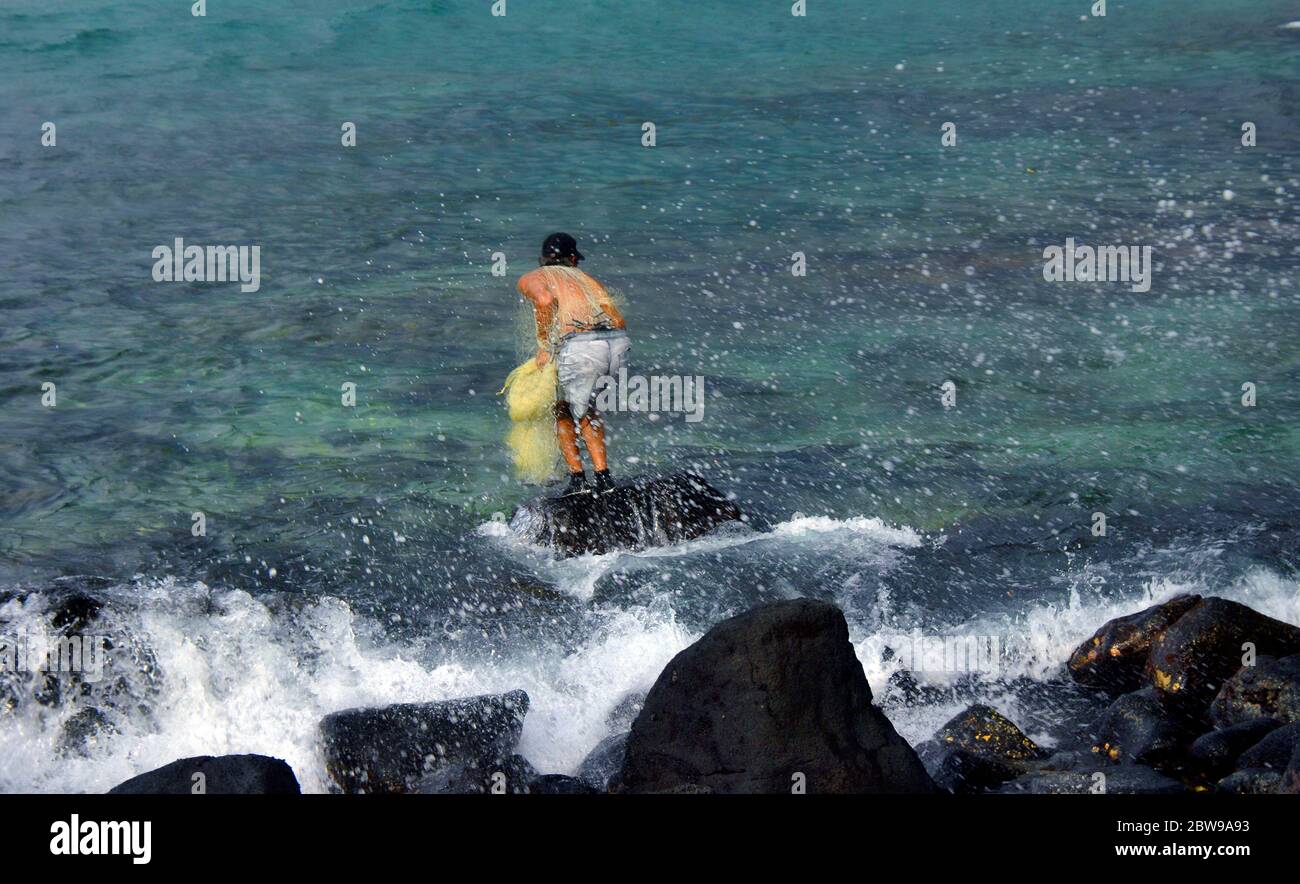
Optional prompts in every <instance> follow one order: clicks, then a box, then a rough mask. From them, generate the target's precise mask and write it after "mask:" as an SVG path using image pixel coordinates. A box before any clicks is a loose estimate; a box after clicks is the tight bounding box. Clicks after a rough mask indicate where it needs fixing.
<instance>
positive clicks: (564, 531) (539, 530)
mask: <svg viewBox="0 0 1300 884" xmlns="http://www.w3.org/2000/svg"><path fill="white" fill-rule="evenodd" d="M740 519H741V515H740V510H739V509H738V508H737V507H736V505H735V504H733V503H732V502H731V501H729V500H727V498H726V496H725V495H723V494H722V493H721V492H720V491H718V490H717V489H715V488H713V487H712V486H711V485H709V484H708V483H707V482H705V481H704V480H703V479H702V478H700V477H699V476H696V475H693V474H690V473H674V474H673V475H670V476H658V477H641V478H637V479H634V480H632V481H629V482H625V483H621V484H619V485H618V486H617V487H615V488H614V489H613V490H611V491H607V492H605V493H603V494H571V495H567V496H563V497H538V498H534V499H533V500H530V501H528V502H527V503H524V504H521V505H520V506H519V507H518V508H517V509H516V510H515V511H514V513H513V514H512V515H511V517H510V528H511V530H512V531H514V533H515V534H516V535H518V536H520V537H522V538H524V539H525V540H527V541H528V542H530V543H535V544H540V545H542V546H546V547H550V548H551V549H553V550H555V551H556V552H557V553H559V554H560V555H562V556H575V555H581V554H583V553H596V554H600V553H606V552H610V551H611V550H615V549H644V548H646V547H650V546H665V545H667V544H670V543H680V542H681V541H684V540H691V539H693V538H696V537H699V536H700V535H702V534H706V533H708V532H709V531H712V530H713V529H714V528H716V527H717V526H719V525H721V524H723V523H725V522H734V521H738V520H740Z"/></svg>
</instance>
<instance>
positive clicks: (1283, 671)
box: [1210, 654, 1300, 727]
mask: <svg viewBox="0 0 1300 884" xmlns="http://www.w3.org/2000/svg"><path fill="white" fill-rule="evenodd" d="M1210 715H1211V716H1212V717H1213V719H1214V723H1215V724H1217V725H1219V726H1220V727H1222V726H1224V725H1229V724H1236V723H1237V722H1241V721H1248V720H1250V719H1252V718H1277V719H1280V720H1282V721H1285V722H1292V721H1300V654H1292V655H1291V656H1289V657H1280V658H1279V657H1270V656H1267V655H1262V656H1259V657H1257V658H1256V659H1255V665H1254V666H1243V667H1241V669H1239V670H1237V674H1236V675H1234V676H1232V678H1229V679H1228V680H1227V681H1225V682H1224V683H1223V687H1222V688H1220V689H1219V693H1218V695H1217V696H1216V697H1215V698H1214V702H1213V703H1212V704H1211V705H1210Z"/></svg>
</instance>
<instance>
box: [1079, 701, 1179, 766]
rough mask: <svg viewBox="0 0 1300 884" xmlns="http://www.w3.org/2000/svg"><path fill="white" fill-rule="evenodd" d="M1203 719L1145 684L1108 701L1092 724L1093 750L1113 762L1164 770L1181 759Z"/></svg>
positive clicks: (1176, 764) (1175, 764)
mask: <svg viewBox="0 0 1300 884" xmlns="http://www.w3.org/2000/svg"><path fill="white" fill-rule="evenodd" d="M1203 729H1204V722H1203V721H1201V720H1199V719H1198V718H1197V717H1196V716H1194V715H1192V714H1189V713H1188V712H1187V711H1186V710H1184V709H1181V708H1179V707H1178V706H1176V705H1174V704H1170V703H1166V702H1164V700H1163V698H1162V696H1161V695H1160V693H1159V691H1157V690H1156V689H1155V688H1154V687H1146V688H1143V689H1142V690H1140V691H1132V692H1130V693H1127V694H1124V695H1123V696H1121V697H1119V698H1118V699H1116V700H1115V702H1113V703H1111V704H1110V706H1109V707H1107V709H1106V711H1105V712H1103V713H1102V714H1101V717H1100V718H1098V719H1097V721H1096V722H1095V723H1094V724H1093V726H1092V736H1093V744H1092V750H1093V752H1095V753H1097V755H1099V756H1100V757H1102V758H1106V759H1109V760H1111V761H1113V762H1118V763H1128V764H1140V765H1146V766H1149V767H1154V768H1156V769H1157V770H1161V771H1167V770H1169V769H1174V768H1177V767H1178V766H1179V765H1180V764H1181V763H1182V762H1183V760H1184V755H1185V753H1186V751H1187V749H1188V747H1189V746H1190V745H1191V744H1192V742H1193V741H1194V740H1195V738H1196V736H1197V734H1199V733H1201V732H1202V730H1203Z"/></svg>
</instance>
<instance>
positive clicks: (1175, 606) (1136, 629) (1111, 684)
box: [1066, 595, 1201, 694]
mask: <svg viewBox="0 0 1300 884" xmlns="http://www.w3.org/2000/svg"><path fill="white" fill-rule="evenodd" d="M1200 600H1201V597H1200V596H1197V595H1180V596H1175V597H1174V598H1172V599H1170V600H1169V601H1167V602H1163V603H1161V604H1159V605H1153V606H1151V607H1150V608H1146V609H1145V610H1142V611H1138V612H1137V613H1136V614H1129V615H1128V616H1127V617H1116V618H1115V619H1114V620H1109V621H1107V622H1106V623H1105V624H1103V625H1102V627H1101V628H1100V629H1098V630H1097V631H1096V632H1095V633H1093V635H1092V637H1091V638H1089V639H1088V640H1087V641H1085V642H1084V643H1083V644H1081V645H1079V647H1077V648H1075V650H1074V653H1073V654H1071V655H1070V660H1069V662H1068V663H1067V664H1066V665H1067V666H1068V668H1069V670H1070V675H1071V677H1073V678H1074V680H1075V681H1076V682H1078V683H1079V684H1082V685H1087V686H1088V687H1095V688H1102V689H1104V690H1107V691H1109V692H1110V693H1112V694H1123V693H1128V692H1129V691H1135V690H1137V689H1138V688H1140V687H1142V686H1143V680H1144V672H1143V670H1144V669H1145V667H1146V662H1147V655H1148V654H1149V653H1150V652H1151V646H1152V644H1153V643H1154V642H1155V640H1156V639H1157V638H1158V637H1159V636H1160V635H1161V634H1162V633H1163V632H1164V630H1165V629H1167V628H1168V627H1169V626H1170V625H1171V624H1172V623H1173V622H1174V621H1176V620H1177V619H1178V618H1179V617H1181V616H1183V615H1184V614H1186V613H1187V612H1188V611H1189V610H1191V609H1192V607H1193V606H1194V605H1195V604H1196V603H1197V602H1199V601H1200Z"/></svg>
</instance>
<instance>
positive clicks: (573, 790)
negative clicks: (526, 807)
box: [528, 774, 596, 795]
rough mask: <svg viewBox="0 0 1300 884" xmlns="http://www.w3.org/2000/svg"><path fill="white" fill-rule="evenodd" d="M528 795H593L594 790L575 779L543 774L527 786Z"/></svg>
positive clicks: (560, 775)
mask: <svg viewBox="0 0 1300 884" xmlns="http://www.w3.org/2000/svg"><path fill="white" fill-rule="evenodd" d="M528 793H529V794H530V795H595V794H596V790H595V789H593V788H592V787H591V786H589V785H587V784H586V783H584V782H583V781H582V780H580V779H578V778H576V777H566V776H564V775H562V774H545V775H544V776H540V777H538V778H537V779H535V780H533V781H532V782H531V783H529V784H528Z"/></svg>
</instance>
